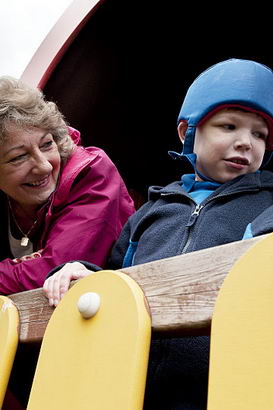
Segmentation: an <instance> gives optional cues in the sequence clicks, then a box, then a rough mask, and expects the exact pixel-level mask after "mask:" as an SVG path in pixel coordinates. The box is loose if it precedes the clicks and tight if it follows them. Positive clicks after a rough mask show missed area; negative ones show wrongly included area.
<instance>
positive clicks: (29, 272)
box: [0, 154, 134, 294]
mask: <svg viewBox="0 0 273 410" xmlns="http://www.w3.org/2000/svg"><path fill="white" fill-rule="evenodd" d="M133 212H134V207H133V202H132V200H131V198H130V196H129V194H128V192H127V190H126V188H125V185H124V182H123V181H122V179H121V177H120V176H119V174H118V171H117V169H116V167H115V166H114V164H113V163H112V162H111V160H110V159H109V158H108V157H107V156H106V154H104V155H100V156H98V157H97V159H96V162H95V163H92V166H91V167H89V168H85V169H84V171H83V172H82V173H80V174H79V175H78V177H77V179H76V180H75V182H74V184H73V185H72V186H71V189H70V193H69V196H68V198H67V200H66V201H65V204H60V205H59V206H58V207H57V208H56V209H54V208H53V209H52V215H49V216H48V215H47V217H46V218H47V219H46V226H45V234H44V237H43V239H42V241H41V243H40V245H39V249H42V250H41V251H39V252H37V253H36V255H35V256H36V257H34V258H32V259H29V260H24V261H21V262H19V263H18V262H16V261H15V260H11V259H5V260H3V261H2V262H0V293H2V294H11V293H16V292H20V291H24V290H28V289H33V288H38V287H41V286H42V285H43V283H44V280H45V278H46V277H47V275H48V273H49V271H51V270H52V269H53V268H55V267H56V266H57V265H60V264H62V263H65V262H69V261H71V260H85V261H88V262H92V263H94V264H96V265H98V266H102V267H104V266H105V263H106V260H107V257H108V256H109V253H110V251H111V248H112V246H113V243H114V242H115V241H116V240H117V238H118V236H119V234H120V232H121V229H122V226H123V224H124V223H125V222H126V221H127V219H128V217H129V216H130V215H131V214H132V213H133Z"/></svg>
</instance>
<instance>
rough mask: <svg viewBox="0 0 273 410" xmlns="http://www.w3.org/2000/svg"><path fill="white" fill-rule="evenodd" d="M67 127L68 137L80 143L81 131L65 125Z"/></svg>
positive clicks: (77, 143)
mask: <svg viewBox="0 0 273 410" xmlns="http://www.w3.org/2000/svg"><path fill="white" fill-rule="evenodd" d="M67 128H68V133H69V135H70V137H71V138H72V140H73V142H74V143H75V144H76V145H80V144H81V133H80V131H78V130H76V128H73V127H70V126H69V127H67Z"/></svg>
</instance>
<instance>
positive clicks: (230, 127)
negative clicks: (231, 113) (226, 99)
mask: <svg viewBox="0 0 273 410" xmlns="http://www.w3.org/2000/svg"><path fill="white" fill-rule="evenodd" d="M222 127H223V128H224V129H225V130H228V131H233V130H235V129H236V126H235V125H234V124H223V125H222Z"/></svg>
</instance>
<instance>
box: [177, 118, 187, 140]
mask: <svg viewBox="0 0 273 410" xmlns="http://www.w3.org/2000/svg"><path fill="white" fill-rule="evenodd" d="M187 128H188V123H187V121H180V123H179V124H178V127H177V131H178V135H179V138H180V140H181V142H182V144H184V141H185V136H186V131H187Z"/></svg>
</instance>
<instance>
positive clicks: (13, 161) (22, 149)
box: [0, 128, 61, 210]
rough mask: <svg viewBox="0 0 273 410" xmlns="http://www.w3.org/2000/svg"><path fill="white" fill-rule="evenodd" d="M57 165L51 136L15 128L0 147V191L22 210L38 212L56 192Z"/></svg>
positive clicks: (58, 160) (58, 156)
mask: <svg viewBox="0 0 273 410" xmlns="http://www.w3.org/2000/svg"><path fill="white" fill-rule="evenodd" d="M60 165H61V158H60V154H59V151H58V147H57V145H56V143H55V141H54V140H53V137H52V135H51V134H49V133H48V132H47V131H45V130H43V129H40V128H30V129H28V130H22V129H15V128H14V129H12V130H11V132H9V137H8V138H7V139H6V140H5V141H4V143H3V144H1V145H0V189H1V190H2V191H3V192H5V193H6V194H7V195H8V196H9V197H10V198H12V199H13V200H14V201H16V202H17V203H18V204H19V205H20V206H21V207H22V208H24V209H25V210H33V209H34V210H35V209H38V208H39V207H40V206H41V205H42V204H44V203H45V202H46V201H47V199H48V198H49V196H50V195H51V194H52V192H53V191H54V190H55V188H56V185H57V181H58V176H59V173H60Z"/></svg>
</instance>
